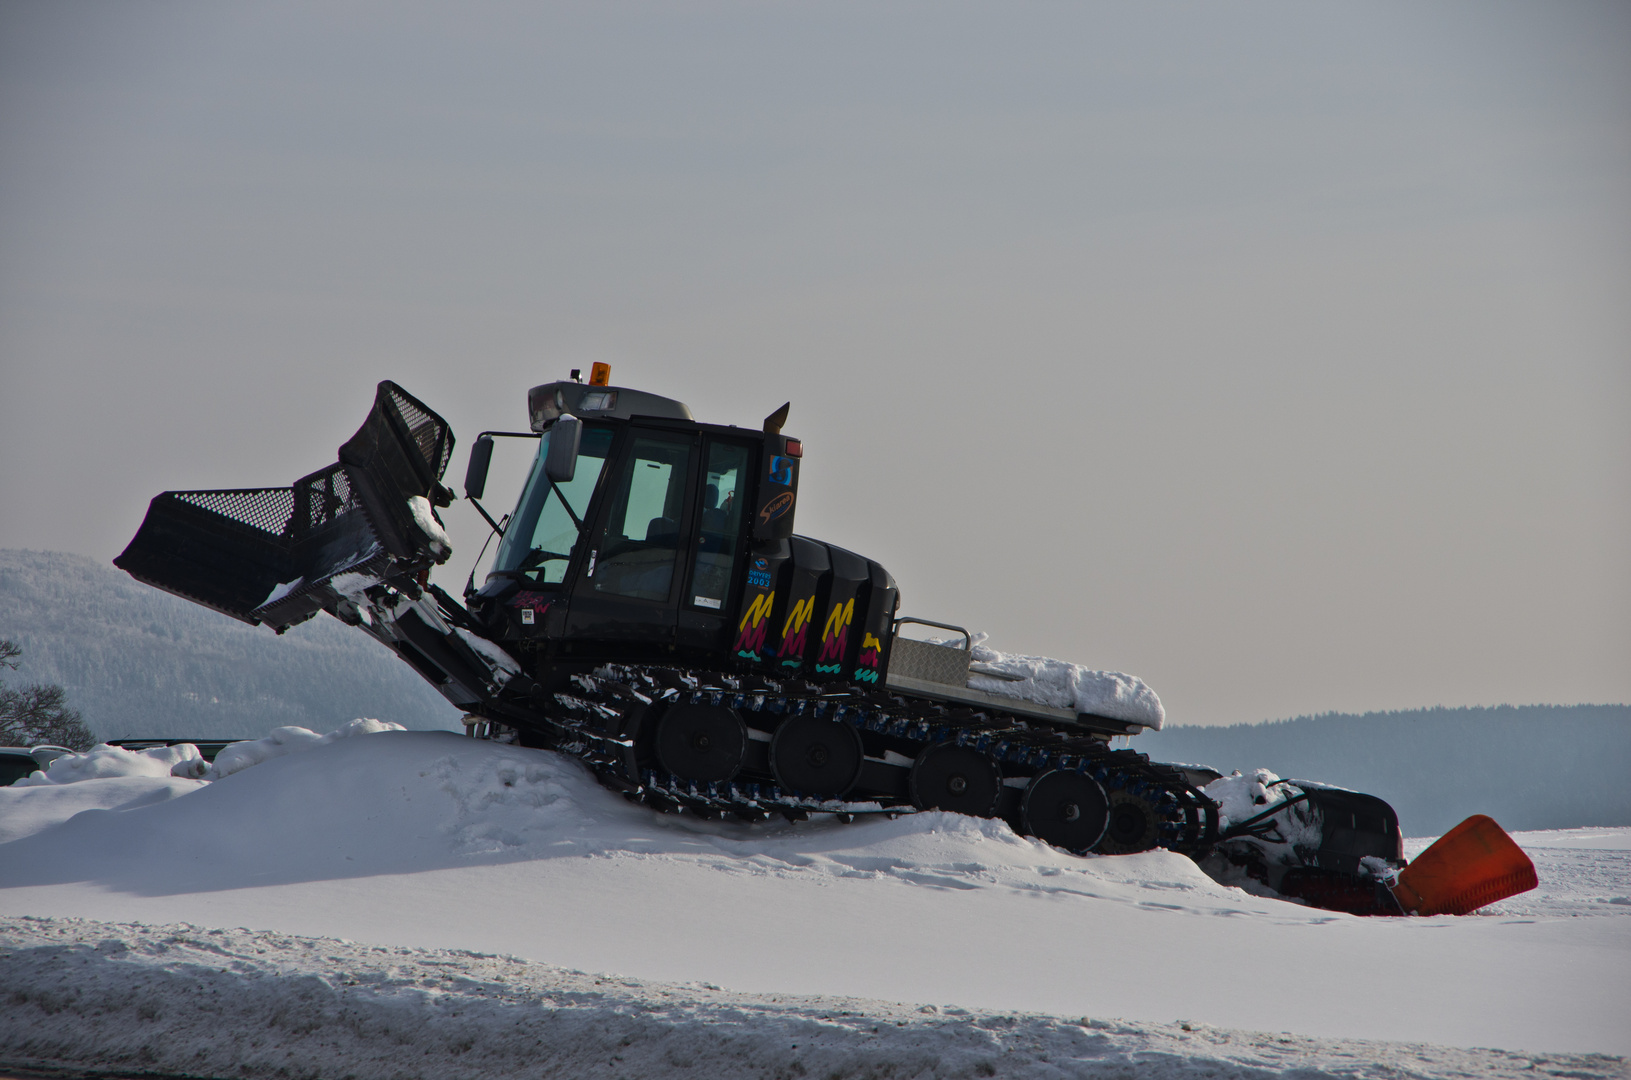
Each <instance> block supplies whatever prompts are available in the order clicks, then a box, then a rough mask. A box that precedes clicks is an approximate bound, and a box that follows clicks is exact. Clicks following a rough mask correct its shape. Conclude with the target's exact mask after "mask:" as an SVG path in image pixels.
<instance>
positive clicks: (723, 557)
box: [686, 442, 751, 611]
mask: <svg viewBox="0 0 1631 1080" xmlns="http://www.w3.org/2000/svg"><path fill="white" fill-rule="evenodd" d="M707 453H708V458H707V461H708V467H707V469H706V470H705V471H704V472H703V476H702V507H701V513H700V514H699V515H698V518H697V537H698V539H697V558H696V563H695V565H694V566H693V567H692V569H691V595H690V596H689V597H687V598H686V599H687V602H688V603H690V604H691V605H693V606H695V607H699V608H706V609H708V610H710V611H719V610H721V609H722V608H723V607H724V606H725V601H726V600H728V599H729V598H730V591H731V571H732V570H733V569H734V567H735V565H736V557H737V549H738V548H739V546H740V539H741V536H742V515H743V513H744V511H745V508H746V506H747V501H748V490H747V486H748V484H747V481H748V462H749V460H750V455H751V451H750V450H749V448H748V447H746V446H738V445H735V444H732V443H721V442H710V443H709V444H708V450H707Z"/></svg>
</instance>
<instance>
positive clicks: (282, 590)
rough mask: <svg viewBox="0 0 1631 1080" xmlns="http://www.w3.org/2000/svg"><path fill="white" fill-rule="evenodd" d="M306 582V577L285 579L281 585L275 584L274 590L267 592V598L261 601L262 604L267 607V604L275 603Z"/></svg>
mask: <svg viewBox="0 0 1631 1080" xmlns="http://www.w3.org/2000/svg"><path fill="white" fill-rule="evenodd" d="M304 584H306V579H305V578H303V577H297V578H295V579H294V580H293V581H285V582H283V583H282V584H280V585H277V586H274V587H273V589H272V591H271V592H269V593H267V594H266V599H265V600H262V601H261V602H260V606H261V607H265V606H266V605H267V604H275V603H277V602H278V601H279V600H282V599H283V598H284V597H285V596H288V595H289V594H290V593H292V592H294V591H295V590H296V589H298V588H300V587H301V586H302V585H304Z"/></svg>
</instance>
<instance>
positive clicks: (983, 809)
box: [908, 743, 1002, 817]
mask: <svg viewBox="0 0 1631 1080" xmlns="http://www.w3.org/2000/svg"><path fill="white" fill-rule="evenodd" d="M908 779H909V783H910V786H911V793H912V803H913V805H915V806H916V807H917V808H918V809H920V810H951V811H953V812H955V813H959V814H973V815H974V816H975V817H991V816H992V815H994V814H995V813H996V812H997V796H999V795H1001V794H1002V773H1001V772H1000V771H999V770H998V769H997V763H996V762H995V761H992V760H991V759H990V758H989V757H987V756H986V755H984V754H982V753H980V752H979V751H978V750H974V749H972V748H970V747H967V746H958V745H957V744H956V743H939V744H938V745H935V746H931V747H929V748H928V749H926V750H924V751H923V752H922V753H921V754H919V755H918V756H917V760H916V761H915V762H913V763H912V773H911V776H910V777H909V778H908Z"/></svg>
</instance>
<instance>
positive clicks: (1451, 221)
mask: <svg viewBox="0 0 1631 1080" xmlns="http://www.w3.org/2000/svg"><path fill="white" fill-rule="evenodd" d="M1627 57H1631V4H1626V3H1623V2H1618V3H1603V4H1587V3H1525V4H1510V3H1498V2H1489V0H1481V2H1478V3H1468V4H1452V3H1440V4H1424V3H1414V2H1413V3H1398V4H1388V3H1363V4H1359V3H1356V4H1347V5H1342V4H1330V3H1324V4H1309V3H1303V2H1296V3H1231V4H1213V3H1206V4H1193V5H1191V4H1162V3H1140V4H1113V5H1087V4H1064V3H1060V4H1033V5H1026V4H1014V3H1001V4H996V3H993V4H987V5H979V4H974V5H969V4H962V5H957V4H944V3H933V4H929V3H925V4H876V3H867V4H856V5H840V4H819V5H817V4H806V5H787V4H779V5H759V4H694V5H684V4H672V5H662V6H646V5H637V4H624V5H616V6H611V5H588V4H585V5H571V6H566V5H544V4H532V3H528V4H516V5H499V4H474V5H471V4H461V5H446V4H425V5H413V4H403V3H390V4H386V3H378V4H362V3H349V4H348V3H332V2H325V3H321V4H312V5H302V4H277V5H269V4H260V5H257V4H213V3H210V4H203V3H199V4H190V3H107V4H94V3H75V2H71V0H70V2H62V0H53V2H45V3H32V2H30V3H18V2H14V0H0V547H29V548H47V549H59V550H66V551H74V552H79V553H82V554H85V555H89V556H93V557H95V558H97V559H104V560H105V559H110V558H111V557H112V556H114V555H115V554H117V553H118V552H119V551H120V550H121V549H122V548H123V546H124V544H125V543H126V541H128V539H129V538H130V536H131V535H132V534H133V533H134V532H135V530H136V527H137V526H138V525H139V523H140V521H141V517H142V514H143V512H144V511H145V508H146V504H147V500H148V499H149V498H151V497H152V496H153V495H154V494H156V493H157V492H159V491H161V490H165V489H185V488H209V487H240V486H256V485H262V484H265V485H275V484H287V483H289V482H290V481H292V480H293V479H294V478H295V477H297V476H299V475H301V474H303V473H305V472H308V471H311V470H313V469H315V468H318V467H320V466H322V465H324V464H327V463H330V462H332V461H333V460H334V452H335V448H336V447H338V445H339V444H340V443H341V442H342V441H343V440H344V439H345V438H346V437H347V436H348V435H349V434H350V433H351V432H352V431H353V430H354V429H355V427H356V426H357V424H358V423H359V422H360V421H361V419H362V417H363V415H364V414H365V412H366V410H367V408H368V406H369V404H370V402H371V400H372V387H373V385H374V383H376V382H377V381H378V380H380V379H383V378H391V379H395V380H397V381H399V382H400V383H402V384H403V385H404V386H405V387H407V388H408V389H409V390H410V391H411V392H413V393H414V394H416V395H418V396H420V397H421V398H423V399H424V400H426V401H427V402H428V403H429V404H431V405H432V406H433V407H435V408H437V409H439V410H440V411H441V412H442V413H443V415H445V416H446V417H447V418H448V419H449V420H450V421H451V422H452V423H453V425H454V428H455V431H457V432H458V433H460V435H461V438H462V440H463V442H462V445H461V449H460V450H459V452H458V453H457V454H456V456H455V465H454V468H453V469H452V470H451V472H452V473H453V474H454V475H455V476H462V473H463V465H464V459H465V454H464V450H463V447H464V446H468V442H469V439H470V438H471V437H473V435H474V434H475V432H477V431H479V430H481V429H482V428H492V427H499V428H502V427H510V428H515V427H521V426H523V425H524V423H525V394H526V390H527V388H528V387H529V386H532V385H534V384H536V383H540V382H544V381H547V380H550V379H553V378H558V377H564V376H565V374H566V372H567V370H568V369H569V368H572V367H583V368H587V367H588V365H589V364H590V363H591V362H592V361H595V360H605V361H609V362H611V363H612V365H613V375H614V380H613V381H614V382H616V383H618V384H621V385H629V386H637V387H641V388H644V389H649V390H653V391H656V392H659V393H664V394H669V395H671V396H674V397H678V398H681V399H682V400H685V401H687V402H688V403H689V404H690V405H691V407H692V409H693V411H694V412H695V413H696V415H697V416H698V417H699V418H701V419H704V420H710V421H717V422H726V423H738V424H744V425H757V424H758V422H759V421H760V419H761V418H762V417H763V416H764V415H765V414H767V413H769V412H770V411H771V410H773V409H774V408H775V407H776V406H778V405H780V404H781V403H782V402H783V401H786V400H789V399H791V401H792V403H793V408H792V418H791V420H790V421H789V423H788V428H787V430H788V432H789V434H794V435H798V436H801V437H802V438H803V439H804V440H805V445H806V447H807V456H806V458H805V471H804V475H803V481H802V483H803V491H802V498H801V501H800V505H799V521H798V525H799V528H800V531H802V532H805V533H808V534H811V535H815V536H818V537H821V538H822V539H826V540H829V541H832V542H834V543H837V544H841V545H843V546H845V547H849V548H851V549H854V550H857V551H860V552H862V553H864V554H867V555H869V556H871V557H873V558H876V559H878V560H879V561H880V562H882V563H883V564H884V565H885V566H887V567H888V568H889V569H890V570H891V571H892V572H893V573H894V574H895V576H896V577H897V578H898V579H899V581H900V583H901V586H902V589H903V601H904V607H903V610H904V613H908V614H916V615H922V616H925V617H929V618H934V619H940V620H947V621H952V622H959V623H964V624H966V625H968V626H970V627H973V628H975V629H983V630H986V631H988V632H989V633H990V634H991V636H992V644H993V645H995V646H996V647H998V648H1003V649H1006V650H1009V651H1021V652H1034V653H1043V654H1047V655H1052V656H1059V657H1062V658H1065V659H1069V660H1074V661H1078V662H1082V663H1087V664H1090V665H1093V666H1096V667H1105V668H1113V669H1119V670H1126V671H1131V672H1134V673H1137V674H1139V675H1141V676H1143V677H1144V678H1145V679H1146V680H1147V681H1148V682H1149V683H1150V684H1151V685H1152V686H1153V687H1154V688H1155V689H1156V690H1157V691H1158V692H1159V693H1160V695H1161V697H1162V699H1163V701H1164V702H1165V703H1166V706H1167V710H1168V715H1169V718H1170V719H1171V721H1173V722H1177V723H1223V722H1239V721H1253V720H1261V719H1268V718H1280V717H1288V716H1293V715H1297V714H1301V713H1309V712H1321V711H1327V710H1354V711H1360V710H1368V709H1392V708H1413V707H1417V706H1429V705H1440V704H1443V705H1472V704H1498V703H1502V702H1510V703H1543V702H1544V703H1560V704H1562V703H1573V702H1626V701H1631V62H1628V61H1627ZM502 464H503V463H502V462H501V465H502ZM514 467H515V463H514V462H513V461H512V462H511V463H510V470H511V472H513V469H514ZM501 472H502V470H501ZM508 475H509V474H508V473H505V474H503V476H500V475H499V474H495V480H494V482H493V483H490V484H489V489H488V490H489V492H490V493H492V494H493V496H494V497H493V498H492V499H491V500H490V501H491V502H494V503H498V504H504V503H506V502H507V501H508V500H507V499H506V498H505V497H504V495H503V494H502V492H503V491H505V490H506V489H507V487H508V486H509V485H510V484H511V482H512V481H510V480H509V479H507V478H504V477H507V476H508ZM446 516H448V517H449V518H450V522H451V525H452V530H451V531H452V532H453V536H454V540H455V543H456V545H457V547H458V550H457V551H456V553H455V555H454V558H453V560H452V562H451V563H450V564H449V566H448V567H447V568H446V569H445V571H444V572H443V573H442V575H441V580H443V583H444V584H446V585H448V586H449V587H450V588H455V589H456V587H457V586H458V585H461V584H462V583H463V580H464V575H465V574H466V573H467V572H468V570H469V569H470V566H471V563H472V560H473V559H474V557H475V554H476V550H477V549H478V548H479V546H480V544H481V541H482V539H483V529H484V527H483V526H482V525H481V524H480V521H479V519H478V518H477V517H476V514H475V512H474V510H472V509H471V508H469V507H468V506H467V505H457V506H455V507H454V508H453V509H452V510H451V511H450V512H449V513H448V514H447V515H446ZM3 623H4V612H0V629H3Z"/></svg>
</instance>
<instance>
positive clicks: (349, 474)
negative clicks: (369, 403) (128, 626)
mask: <svg viewBox="0 0 1631 1080" xmlns="http://www.w3.org/2000/svg"><path fill="white" fill-rule="evenodd" d="M452 453H453V433H452V431H451V430H449V428H448V426H447V422H446V421H444V420H443V419H442V418H441V417H440V416H437V415H436V414H435V413H433V412H431V411H430V410H429V409H428V408H426V407H425V406H424V405H423V404H422V403H421V402H419V401H418V400H417V399H415V398H414V397H413V396H412V395H410V394H408V393H407V392H406V391H405V390H403V389H402V388H401V387H399V386H397V385H396V384H395V383H393V382H382V383H380V384H379V388H378V391H377V392H376V394H375V396H374V407H373V408H372V409H371V410H370V411H369V413H368V419H367V420H365V421H364V422H363V425H362V427H361V428H359V429H358V431H357V433H356V434H355V435H353V436H352V437H351V438H350V439H349V440H348V441H347V442H346V444H345V445H344V446H342V447H341V448H340V461H339V462H338V463H336V464H333V465H330V466H328V467H326V468H323V469H319V470H318V471H317V472H314V473H311V474H309V475H307V476H304V477H302V478H301V479H299V480H297V481H295V483H294V484H293V485H292V486H291V487H286V488H254V489H248V490H239V491H167V492H165V493H164V494H162V495H160V496H158V497H157V498H155V499H154V500H153V502H152V503H151V505H149V507H148V510H147V517H146V519H145V520H144V521H143V522H142V527H141V529H140V530H138V531H137V533H136V536H135V538H134V539H133V540H131V542H130V546H129V547H127V548H126V549H125V550H124V552H123V553H122V554H121V555H120V556H119V557H118V558H117V559H115V560H113V563H114V565H115V566H117V567H119V568H120V569H122V570H124V571H126V572H127V573H129V574H130V575H131V576H132V577H134V578H136V579H137V580H138V581H142V582H145V583H146V584H148V585H153V586H156V587H157V588H160V589H164V590H166V591H167V592H172V593H175V594H176V595H178V596H182V597H185V598H186V599H188V600H192V601H194V602H196V603H199V604H203V605H204V606H206V607H211V608H214V609H215V610H216V611H220V612H224V613H225V614H227V615H231V616H232V617H233V618H235V619H242V620H243V621H244V622H247V623H251V624H253V623H260V622H265V623H267V624H268V625H270V626H273V627H275V628H276V629H277V630H279V631H282V630H284V629H285V628H287V627H289V626H292V625H294V624H295V623H298V622H301V621H303V620H305V619H308V618H310V617H311V616H312V615H314V614H316V613H317V612H318V611H320V610H322V609H323V608H325V607H328V608H329V609H330V610H336V607H335V605H337V604H339V603H340V602H341V601H342V600H343V598H344V597H345V596H346V595H349V594H353V593H355V592H356V591H357V590H358V589H360V588H363V587H366V586H367V585H368V584H370V583H371V582H372V581H377V580H378V579H379V578H381V577H382V576H384V575H386V574H387V573H400V574H403V575H404V576H407V577H412V576H415V575H417V574H419V573H421V572H422V571H423V570H424V569H426V568H428V567H429V565H430V563H432V562H441V561H442V560H443V559H445V558H447V555H448V551H447V549H446V547H445V545H441V544H438V543H436V542H435V541H434V540H433V538H432V537H431V536H430V535H429V534H427V532H426V531H425V529H424V528H422V527H420V526H419V525H418V524H417V523H416V520H415V516H414V508H413V506H412V505H411V504H410V500H411V499H417V500H422V505H421V507H420V512H421V514H422V515H423V516H424V517H425V518H426V519H427V520H428V519H429V515H430V500H432V499H434V498H435V497H436V496H437V495H438V494H439V493H440V480H441V476H442V472H443V470H445V469H446V468H447V462H448V459H449V458H450V457H451V456H452ZM431 524H432V526H433V527H434V522H432V523H431ZM391 556H395V557H396V558H397V560H399V562H398V564H397V565H396V566H395V567H394V569H393V568H392V566H391V565H390V564H391Z"/></svg>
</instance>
